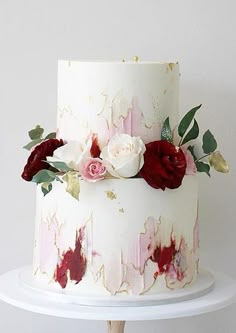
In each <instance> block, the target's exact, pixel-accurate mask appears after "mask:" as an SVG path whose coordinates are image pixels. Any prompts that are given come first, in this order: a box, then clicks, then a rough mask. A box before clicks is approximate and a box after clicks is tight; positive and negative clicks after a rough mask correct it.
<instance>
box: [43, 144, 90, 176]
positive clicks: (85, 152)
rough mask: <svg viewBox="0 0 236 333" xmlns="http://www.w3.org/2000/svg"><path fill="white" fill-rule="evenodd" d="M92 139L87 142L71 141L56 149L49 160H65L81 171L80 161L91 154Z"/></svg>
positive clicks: (70, 165)
mask: <svg viewBox="0 0 236 333" xmlns="http://www.w3.org/2000/svg"><path fill="white" fill-rule="evenodd" d="M91 146H92V140H91V139H89V140H88V141H87V143H84V142H79V141H70V142H68V143H66V144H65V145H64V146H61V147H59V148H57V149H56V150H54V152H53V156H47V161H48V162H64V163H65V164H67V165H68V167H70V168H71V169H73V170H76V171H79V166H80V163H81V162H82V161H83V160H84V159H85V158H87V157H90V156H91V153H90V149H91Z"/></svg>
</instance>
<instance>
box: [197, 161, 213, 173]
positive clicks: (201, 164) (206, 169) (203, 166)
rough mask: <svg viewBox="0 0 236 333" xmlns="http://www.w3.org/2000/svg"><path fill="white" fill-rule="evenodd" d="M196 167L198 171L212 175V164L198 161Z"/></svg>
mask: <svg viewBox="0 0 236 333" xmlns="http://www.w3.org/2000/svg"><path fill="white" fill-rule="evenodd" d="M195 163H196V167H197V171H198V172H205V173H206V174H207V175H208V176H209V177H211V175H210V165H209V164H207V163H205V162H199V161H196V162H195Z"/></svg>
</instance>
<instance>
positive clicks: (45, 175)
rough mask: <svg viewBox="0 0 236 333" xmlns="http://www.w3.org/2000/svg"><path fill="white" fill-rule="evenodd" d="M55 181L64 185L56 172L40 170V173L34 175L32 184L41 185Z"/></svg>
mask: <svg viewBox="0 0 236 333" xmlns="http://www.w3.org/2000/svg"><path fill="white" fill-rule="evenodd" d="M54 180H57V181H59V182H61V183H63V181H62V180H61V179H60V178H59V177H58V176H57V175H56V174H55V173H54V172H52V171H50V170H47V169H43V170H40V171H39V172H38V173H36V175H34V177H33V179H32V182H34V183H36V184H41V183H51V182H53V181H54Z"/></svg>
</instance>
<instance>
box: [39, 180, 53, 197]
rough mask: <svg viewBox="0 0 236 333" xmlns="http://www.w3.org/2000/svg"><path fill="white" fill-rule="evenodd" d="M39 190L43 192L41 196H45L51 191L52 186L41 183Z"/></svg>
mask: <svg viewBox="0 0 236 333" xmlns="http://www.w3.org/2000/svg"><path fill="white" fill-rule="evenodd" d="M41 190H42V192H43V195H44V196H45V195H47V194H48V193H49V192H51V190H52V184H51V183H48V182H47V183H42V184H41Z"/></svg>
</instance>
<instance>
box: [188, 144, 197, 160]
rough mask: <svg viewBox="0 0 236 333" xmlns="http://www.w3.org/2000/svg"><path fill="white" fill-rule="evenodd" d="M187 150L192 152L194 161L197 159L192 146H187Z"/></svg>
mask: <svg viewBox="0 0 236 333" xmlns="http://www.w3.org/2000/svg"><path fill="white" fill-rule="evenodd" d="M188 150H189V151H190V153H191V154H192V156H193V159H194V161H196V160H197V156H196V155H195V152H194V146H188Z"/></svg>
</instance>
